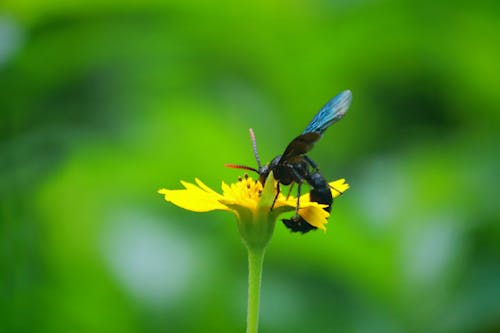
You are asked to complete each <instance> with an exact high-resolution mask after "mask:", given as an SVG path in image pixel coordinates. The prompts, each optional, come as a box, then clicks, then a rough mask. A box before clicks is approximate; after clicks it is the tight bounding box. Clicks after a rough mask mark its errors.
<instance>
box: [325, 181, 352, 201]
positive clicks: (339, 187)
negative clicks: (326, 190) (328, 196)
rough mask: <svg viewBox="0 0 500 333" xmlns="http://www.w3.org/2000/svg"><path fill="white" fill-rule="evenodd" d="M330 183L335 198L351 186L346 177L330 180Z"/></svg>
mask: <svg viewBox="0 0 500 333" xmlns="http://www.w3.org/2000/svg"><path fill="white" fill-rule="evenodd" d="M328 185H330V188H331V189H332V196H333V197H334V198H336V197H338V196H340V195H341V194H342V193H344V192H345V191H347V189H348V188H349V184H347V183H346V182H345V179H344V178H342V179H339V180H335V181H333V182H330V183H329V184H328Z"/></svg>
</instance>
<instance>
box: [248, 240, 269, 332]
mask: <svg viewBox="0 0 500 333" xmlns="http://www.w3.org/2000/svg"><path fill="white" fill-rule="evenodd" d="M264 253H265V249H264V248H257V249H256V248H252V247H251V246H249V247H248V309H247V332H246V333H257V332H258V329H259V298H260V282H261V279H262V263H263V262H264Z"/></svg>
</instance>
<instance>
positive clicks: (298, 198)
mask: <svg viewBox="0 0 500 333" xmlns="http://www.w3.org/2000/svg"><path fill="white" fill-rule="evenodd" d="M297 184H298V187H297V206H295V218H298V217H299V207H300V189H301V187H302V182H300V183H297Z"/></svg>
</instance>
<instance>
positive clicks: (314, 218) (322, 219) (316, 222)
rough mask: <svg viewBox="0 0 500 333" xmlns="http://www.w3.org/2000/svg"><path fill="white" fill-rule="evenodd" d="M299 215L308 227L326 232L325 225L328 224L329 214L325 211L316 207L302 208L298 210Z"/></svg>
mask: <svg viewBox="0 0 500 333" xmlns="http://www.w3.org/2000/svg"><path fill="white" fill-rule="evenodd" d="M299 215H300V216H302V218H303V219H304V220H306V221H307V223H309V224H310V225H312V226H314V227H316V228H318V229H321V230H323V231H326V226H325V224H327V223H328V220H327V219H328V216H330V214H329V213H328V212H326V211H325V210H323V209H321V208H318V207H304V208H300V209H299Z"/></svg>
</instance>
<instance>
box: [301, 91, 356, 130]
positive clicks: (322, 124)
mask: <svg viewBox="0 0 500 333" xmlns="http://www.w3.org/2000/svg"><path fill="white" fill-rule="evenodd" d="M351 100H352V94H351V91H350V90H346V91H343V92H341V93H340V94H338V95H337V96H335V97H334V98H332V99H331V100H330V101H329V102H328V103H326V105H325V106H323V108H322V109H321V110H320V111H319V112H318V113H317V114H316V115H315V116H314V118H313V120H311V122H310V123H309V125H307V127H306V129H305V130H304V132H302V134H306V133H312V132H315V133H319V134H320V135H321V134H323V132H325V131H326V129H327V128H328V127H330V126H331V125H332V124H333V123H335V122H337V121H339V120H340V119H342V117H343V116H344V115H345V114H346V112H347V110H348V109H349V106H350V105H351Z"/></svg>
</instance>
